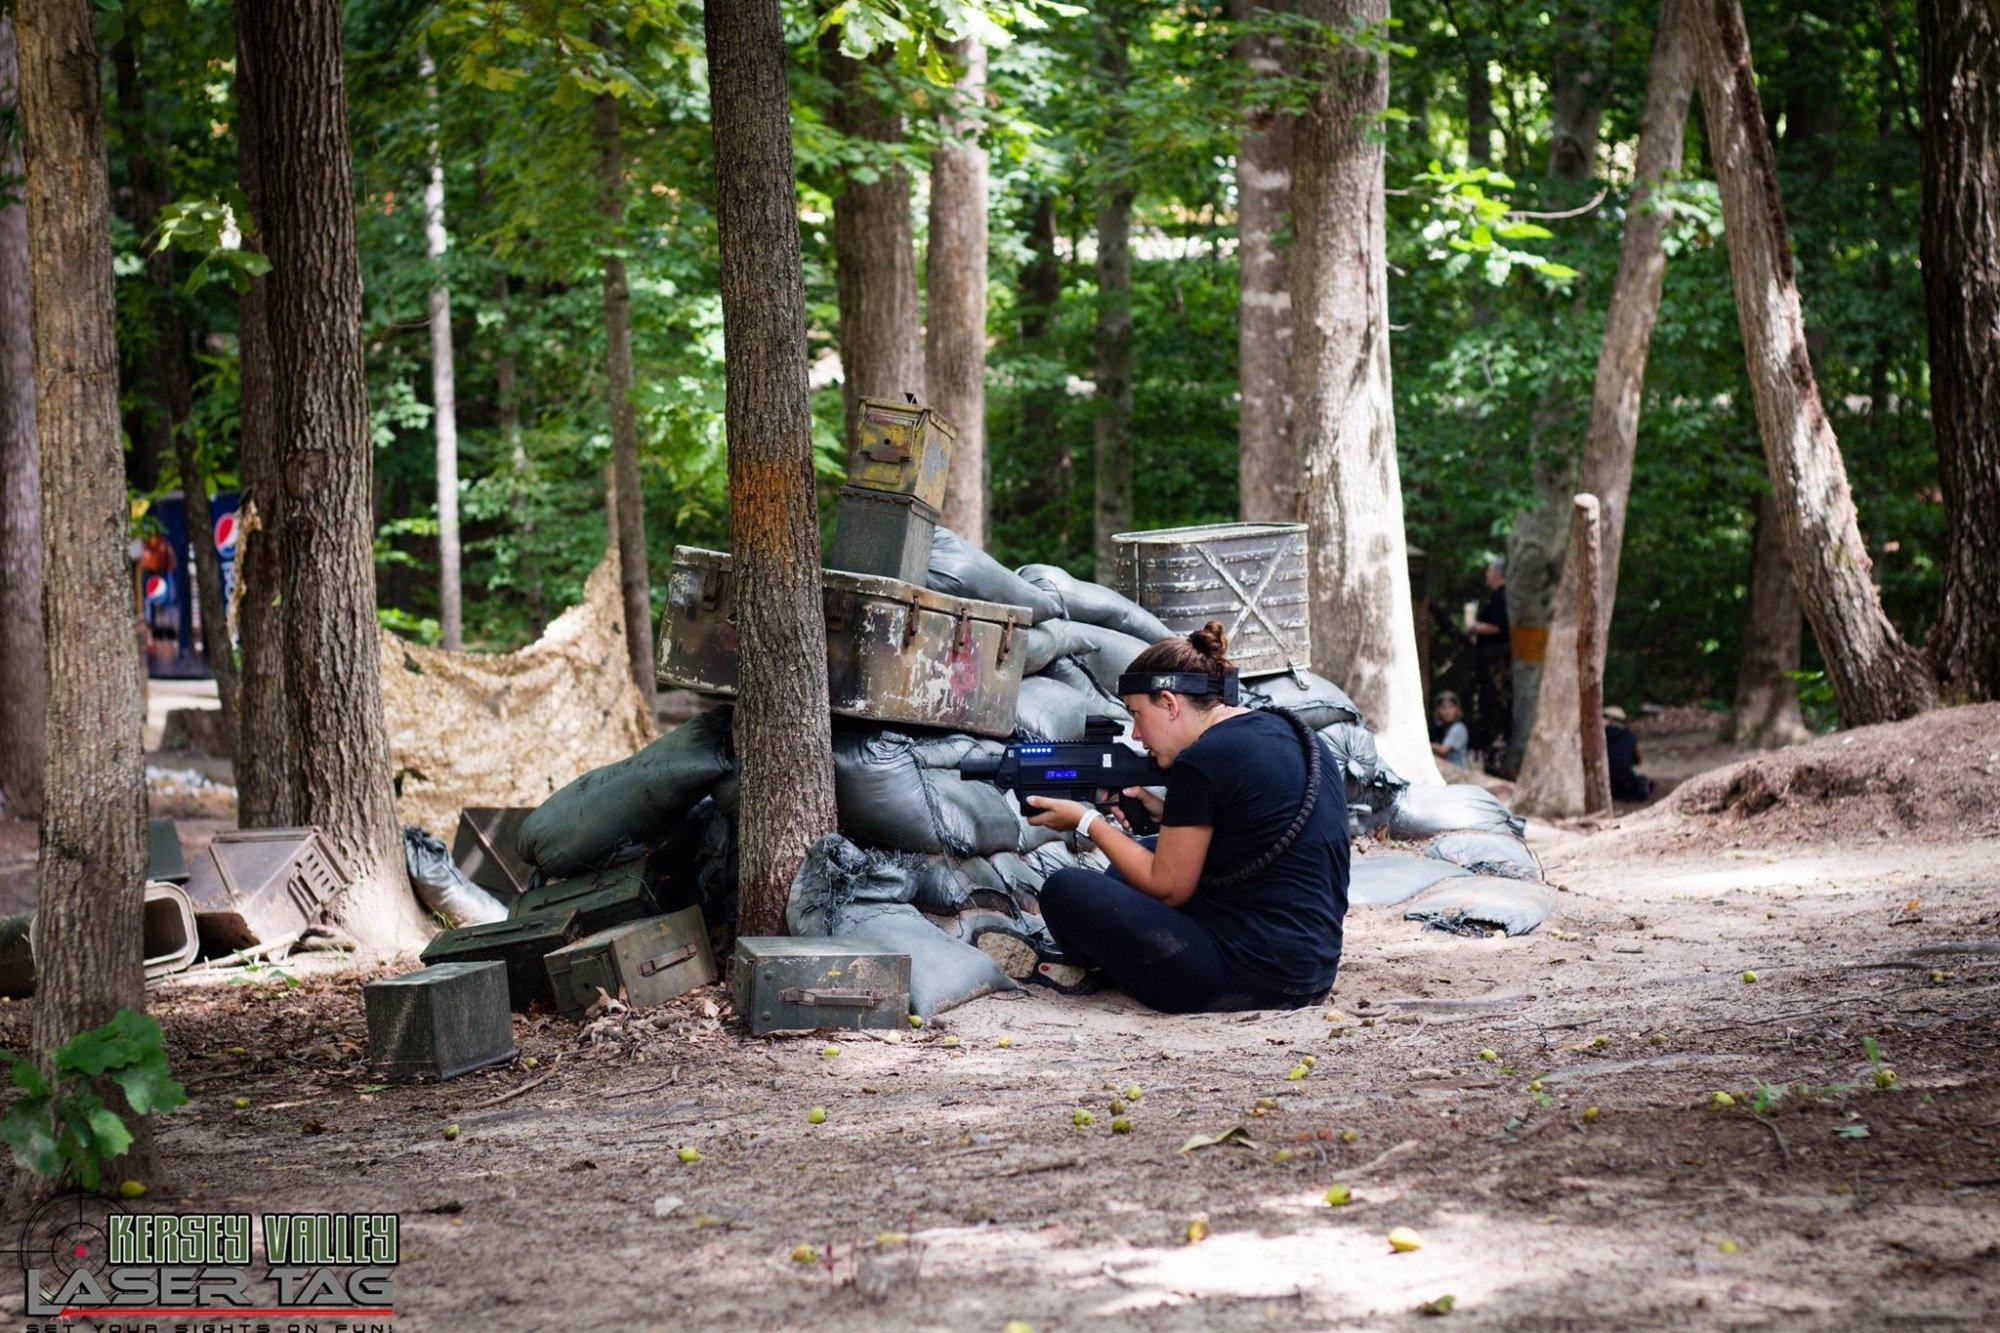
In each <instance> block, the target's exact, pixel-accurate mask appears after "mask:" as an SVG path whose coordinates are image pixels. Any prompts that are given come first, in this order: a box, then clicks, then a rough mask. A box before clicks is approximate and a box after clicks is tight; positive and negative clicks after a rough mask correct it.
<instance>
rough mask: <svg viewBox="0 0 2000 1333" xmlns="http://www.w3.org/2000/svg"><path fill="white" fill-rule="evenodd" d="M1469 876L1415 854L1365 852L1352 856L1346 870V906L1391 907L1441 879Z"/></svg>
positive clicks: (1445, 863)
mask: <svg viewBox="0 0 2000 1333" xmlns="http://www.w3.org/2000/svg"><path fill="white" fill-rule="evenodd" d="M1471 873H1472V872H1471V871H1470V870H1466V869H1464V868H1462V867H1460V866H1455V865H1452V864H1451V863H1450V862H1448V861H1434V860H1432V859H1431V858H1430V857H1428V856H1419V855H1417V854H1416V853H1415V852H1386V851H1373V852H1369V853H1367V854H1366V855H1365V856H1356V857H1355V858H1354V859H1353V862H1352V863H1351V865H1350V867H1349V870H1348V878H1347V905H1348V906H1350V907H1394V906H1395V905H1396V904H1397V903H1401V902H1408V901H1409V900H1410V899H1412V898H1414V897H1416V896H1417V895H1418V894H1420V893H1422V892H1423V891H1424V890H1425V889H1429V888H1433V887H1435V886H1436V885H1438V884H1440V883H1442V882H1443V881H1445V880H1450V879H1464V878H1466V877H1467V876H1469V875H1470V874H1471Z"/></svg>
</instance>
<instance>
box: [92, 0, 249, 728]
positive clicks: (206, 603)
mask: <svg viewBox="0 0 2000 1333" xmlns="http://www.w3.org/2000/svg"><path fill="white" fill-rule="evenodd" d="M135 42H136V35H135V33H134V31H133V29H132V28H131V27H128V28H127V29H126V32H125V36H124V37H123V38H122V39H121V40H120V41H119V42H118V45H117V46H116V47H115V48H114V51H113V55H114V59H113V62H112V65H113V68H114V70H115V71H116V78H117V87H118V102H117V105H118V121H119V125H118V137H119V138H120V139H121V140H123V141H124V145H125V161H126V171H127V174H128V175H129V177H130V179H131V187H132V188H131V201H132V216H131V219H130V221H131V223H132V230H133V231H134V232H135V233H137V234H138V236H139V238H140V242H141V244H142V246H143V247H144V248H145V251H146V282H147V285H148V287H149V288H150V289H151V290H150V291H149V292H148V294H147V303H146V305H147V314H148V316H149V318H150V322H151V324H152V326H153V327H152V337H151V340H150V341H149V342H148V343H147V344H146V355H145V371H144V374H145V379H146V381H147V388H148V390H149V391H150V393H151V395H152V397H153V407H154V410H155V412H156V413H157V415H156V416H155V417H154V418H153V420H154V423H155V425H156V428H157V432H158V436H157V437H158V438H159V439H160V441H161V442H162V443H163V444H164V445H165V448H164V449H163V450H162V452H164V453H170V454H171V455H172V456H173V459H174V463H175V467H176V470H177V471H178V472H179V473H180V481H181V497H182V504H183V505H184V506H185V510H184V512H185V514H186V517H187V539H188V549H189V550H190V551H192V552H193V553H194V574H195V578H194V590H195V603H196V607H197V609H198V611H199V612H200V615H201V647H202V655H203V656H204V657H206V658H207V659H208V669H209V672H210V674H211V675H213V676H214V677H215V693H216V698H217V699H218V701H219V702H220V703H221V706H222V734H223V738H224V742H225V744H226V745H227V747H228V749H229V752H230V753H231V754H232V755H233V754H234V753H235V752H236V717H237V698H236V648H235V645H234V644H232V643H231V642H230V641H229V607H228V604H227V603H226V602H224V601H223V598H222V556H221V554H220V553H219V552H218V551H217V550H216V549H215V519H214V516H213V515H212V514H211V513H210V512H209V507H208V478H207V477H206V476H204V475H203V474H202V470H201V460H200V458H199V457H198V456H197V454H196V452H195V442H194V437H193V436H192V435H191V434H190V433H189V431H188V418H189V417H190V416H192V415H193V413H194V393H193V387H192V379H193V373H192V371H191V370H190V368H189V352H188V335H187V328H186V326H185V325H184V324H183V323H182V321H181V305H180V284H179V282H178V281H177V280H176V278H175V276H174V252H173V251H172V250H169V249H166V248H165V247H158V246H154V245H153V244H152V237H153V230H154V227H155V226H156V224H157V223H158V221H159V216H160V212H161V210H162V209H164V208H165V207H166V206H167V204H168V203H169V202H170V201H171V200H172V197H173V190H172V186H171V183H170V182H169V181H168V180H167V173H166V164H165V162H164V160H163V159H162V155H161V154H162V150H161V148H160V145H159V144H158V143H157V142H155V140H154V138H153V133H152V119H151V117H150V115H149V113H148V111H147V108H146V104H145V94H144V93H143V92H142V91H141V89H140V87H139V68H138V56H137V52H136V51H135V49H134V46H135Z"/></svg>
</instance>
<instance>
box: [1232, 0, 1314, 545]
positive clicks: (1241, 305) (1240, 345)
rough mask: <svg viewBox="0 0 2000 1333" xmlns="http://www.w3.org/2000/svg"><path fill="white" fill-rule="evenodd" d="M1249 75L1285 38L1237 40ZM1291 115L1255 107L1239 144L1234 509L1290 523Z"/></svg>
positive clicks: (1295, 465)
mask: <svg viewBox="0 0 2000 1333" xmlns="http://www.w3.org/2000/svg"><path fill="white" fill-rule="evenodd" d="M1265 13H1267V10H1266V8H1265V6H1263V5H1260V4H1258V3H1256V0H1232V3H1231V5H1230V15H1231V17H1233V18H1235V19H1236V20H1237V21H1239V22H1246V21H1249V20H1251V19H1253V18H1255V17H1257V16H1258V15H1262V14H1265ZM1236 54H1237V56H1238V58H1239V59H1241V60H1242V61H1243V63H1244V65H1245V66H1246V67H1247V68H1248V70H1249V71H1250V75H1251V77H1252V78H1253V79H1256V80H1261V81H1263V82H1265V83H1267V84H1274V83H1276V82H1277V81H1278V80H1279V79H1282V78H1283V77H1284V73H1285V68H1284V43H1283V42H1281V41H1280V40H1279V39H1278V38H1276V37H1272V36H1269V35H1265V34H1261V33H1260V34H1257V35H1246V36H1243V37H1239V38H1238V39H1237V41H1236ZM1291 193H1292V117H1291V114H1290V113H1289V112H1286V111H1281V110H1279V109H1278V108H1277V107H1275V106H1268V105H1264V106H1254V107H1252V108H1251V109H1250V111H1249V113H1248V114H1247V115H1246V116H1245V117H1244V120H1243V125H1242V129H1241V130H1240V132H1239V133H1238V135H1237V143H1236V271H1237V295H1236V383H1237V389H1238V405H1237V409H1236V411H1237V416H1236V457H1237V469H1236V472H1237V482H1236V485H1237V501H1236V509H1237V513H1238V515H1239V516H1240V517H1242V518H1243V519H1244V520H1245V521H1247V522H1284V523H1289V522H1291V521H1292V520H1293V519H1294V518H1296V517H1297V516H1298V471H1299V460H1298V456H1297V455H1296V454H1294V453H1293V452H1292V447H1291V446H1292V441H1291V433H1290V430H1289V427H1288V425H1287V422H1286V415H1287V413H1286V400H1285V394H1286V392H1287V389H1288V386H1287V384H1286V378H1287V375H1288V374H1289V372H1288V370H1287V369H1286V359H1287V356H1288V354H1289V353H1288V349H1289V346H1290V343H1291V333H1292V293H1291V288H1290V287H1288V286H1287V285H1286V282H1285V255H1284V252H1283V251H1282V250H1281V249H1279V247H1278V235H1279V233H1280V232H1282V231H1283V230H1284V227H1285V212H1286V210H1287V209H1289V208H1290V207H1291Z"/></svg>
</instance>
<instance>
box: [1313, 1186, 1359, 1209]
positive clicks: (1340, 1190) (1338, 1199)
mask: <svg viewBox="0 0 2000 1333" xmlns="http://www.w3.org/2000/svg"><path fill="white" fill-rule="evenodd" d="M1320 1197H1322V1198H1324V1199H1325V1200H1326V1201H1327V1203H1328V1204H1330V1205H1332V1206H1333V1207H1335V1208H1345V1207H1346V1206H1347V1205H1348V1204H1350V1203H1353V1202H1354V1191H1353V1190H1351V1189H1349V1188H1348V1187H1347V1186H1345V1185H1328V1186H1327V1187H1326V1193H1325V1194H1323V1195H1321V1196H1320Z"/></svg>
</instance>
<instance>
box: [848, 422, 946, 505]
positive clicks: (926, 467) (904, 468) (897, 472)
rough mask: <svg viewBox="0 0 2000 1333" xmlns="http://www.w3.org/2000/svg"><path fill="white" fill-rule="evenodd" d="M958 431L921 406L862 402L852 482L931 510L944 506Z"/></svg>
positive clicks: (851, 464) (851, 463) (850, 475)
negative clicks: (909, 498)
mask: <svg viewBox="0 0 2000 1333" xmlns="http://www.w3.org/2000/svg"><path fill="white" fill-rule="evenodd" d="M957 443H958V428H957V427H956V426H954V425H952V424H951V422H949V421H947V420H945V419H944V417H942V416H940V415H939V414H938V412H937V411H936V409H934V408H929V407H925V406H924V405H923V404H921V403H897V402H891V401H889V400H888V399H886V398H863V399H862V400H861V421H860V424H859V426H858V427H857V429H856V431H855V444H854V457H852V458H850V459H848V460H847V484H848V485H850V486H860V487H863V488H865V489H867V490H871V491H888V492H890V493H891V494H894V495H912V496H915V497H916V498H917V499H919V500H921V501H923V502H924V504H926V505H928V506H929V507H930V509H931V510H932V512H936V511H937V510H940V509H943V508H944V488H945V481H946V479H947V478H948V477H949V476H950V475H951V451H952V446H953V445H955V444H957Z"/></svg>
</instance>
